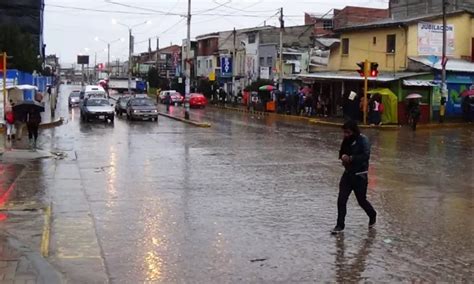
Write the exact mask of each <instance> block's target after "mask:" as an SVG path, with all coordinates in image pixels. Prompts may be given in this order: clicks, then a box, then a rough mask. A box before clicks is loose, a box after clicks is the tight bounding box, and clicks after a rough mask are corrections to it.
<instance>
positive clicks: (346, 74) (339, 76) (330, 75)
mask: <svg viewBox="0 0 474 284" xmlns="http://www.w3.org/2000/svg"><path fill="white" fill-rule="evenodd" d="M424 74H429V73H415V72H397V73H395V74H394V73H379V75H378V76H377V77H376V78H372V77H371V78H369V81H376V82H391V81H397V80H400V79H403V78H409V77H413V76H417V75H424ZM298 77H300V78H302V79H319V80H331V79H333V80H354V81H362V80H364V78H363V77H361V76H360V75H358V74H357V72H356V71H353V72H351V71H338V72H317V73H311V74H302V75H299V76H298Z"/></svg>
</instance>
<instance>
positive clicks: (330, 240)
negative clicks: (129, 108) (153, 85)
mask: <svg viewBox="0 0 474 284" xmlns="http://www.w3.org/2000/svg"><path fill="white" fill-rule="evenodd" d="M63 91H64V93H63V96H67V89H64V90H63ZM64 102H65V100H62V103H64ZM62 107H63V111H64V114H65V115H67V117H68V123H67V124H66V125H65V126H63V127H61V128H58V129H55V130H50V131H54V135H55V137H54V138H53V139H51V141H49V142H48V143H49V144H50V147H51V148H57V149H61V150H63V151H68V152H74V153H75V155H76V156H77V160H72V161H63V164H61V165H60V166H58V167H57V171H62V173H61V174H63V175H64V177H63V179H62V180H61V181H60V184H59V185H58V188H59V187H60V185H61V183H62V184H64V185H66V186H64V187H61V188H62V190H63V191H65V192H61V191H59V190H53V191H52V192H51V195H52V199H53V200H54V204H55V206H58V208H57V210H56V212H57V213H58V214H63V215H64V216H63V217H64V218H66V217H67V218H70V219H67V218H66V219H64V218H63V219H64V220H71V222H73V221H74V219H75V218H76V217H77V218H78V220H82V222H81V224H82V225H81V226H83V227H79V225H77V227H74V226H72V225H71V226H62V227H61V226H59V227H56V231H55V233H56V234H57V235H59V237H57V238H58V239H59V240H61V238H63V239H64V240H67V239H68V238H67V236H66V235H67V232H66V229H67V230H74V229H77V230H83V232H89V230H90V232H91V233H90V234H86V233H83V234H86V235H85V236H84V237H83V239H87V240H89V238H90V241H89V242H87V244H83V245H84V247H87V249H84V250H83V251H82V253H83V255H82V257H83V258H86V257H87V253H90V255H91V259H95V258H97V259H101V260H97V262H93V261H91V262H90V263H89V264H97V265H100V264H101V263H102V261H103V264H104V265H105V267H106V273H107V277H108V278H109V279H110V280H111V281H112V282H116V283H136V282H142V281H156V282H157V283H160V282H162V283H184V282H190V283H229V282H241V283H258V282H271V283H274V282H281V283H292V282H320V281H329V282H333V281H340V282H346V281H347V282H355V281H371V282H380V281H384V282H392V281H415V280H422V281H435V280H444V281H450V282H452V281H462V280H469V279H470V280H472V279H473V269H474V268H473V262H474V249H473V248H474V245H473V237H472V236H473V232H474V231H473V229H474V223H473V219H472V216H474V207H473V200H474V199H473V184H474V183H473V181H474V180H473V177H472V173H473V172H474V160H473V156H474V155H473V153H474V152H473V141H474V132H473V130H469V129H453V130H436V131H418V132H416V133H412V132H409V131H405V130H402V131H393V132H377V131H369V132H367V135H368V136H369V137H370V139H371V141H372V143H373V158H372V165H371V169H370V173H371V174H370V185H369V191H370V192H369V199H370V200H371V201H372V202H373V205H374V207H376V209H377V210H378V212H379V223H378V225H377V229H376V231H374V232H368V231H367V221H368V220H367V218H366V216H365V213H364V212H363V211H362V210H361V209H360V208H358V206H357V203H356V201H355V198H354V197H351V200H350V204H349V208H348V210H349V212H348V219H347V228H346V233H345V235H344V236H341V237H337V238H336V237H333V236H331V235H330V234H329V230H330V229H331V228H332V227H333V226H334V223H335V214H336V207H335V205H336V197H337V185H338V181H339V180H338V179H339V176H340V174H341V173H342V169H341V167H340V165H339V162H338V161H337V160H336V157H337V150H338V147H339V141H340V140H339V139H340V138H341V137H340V136H341V134H340V132H339V131H338V130H337V129H331V128H318V127H315V126H311V125H306V124H304V123H302V122H299V121H292V120H281V119H280V120H276V119H272V118H261V117H256V116H252V115H246V114H239V113H229V112H224V111H218V110H212V109H207V110H193V111H192V117H193V118H194V119H199V120H201V119H202V120H206V121H209V122H211V123H212V125H213V127H212V128H210V129H201V128H196V127H193V126H188V125H185V124H183V123H180V122H177V121H173V120H168V119H166V118H162V117H160V121H159V122H158V123H156V122H127V121H126V120H125V119H116V121H115V125H107V124H104V123H100V122H99V123H91V124H84V123H80V121H79V118H78V117H79V116H78V113H77V110H73V111H72V112H71V113H67V107H64V106H62ZM176 111H178V110H176ZM45 134H46V132H45ZM60 169H62V170H60ZM57 174H59V173H57ZM58 196H59V197H58ZM71 196H72V197H71ZM89 213H90V215H88V214H89ZM89 216H91V218H92V219H88V218H89ZM58 218H59V217H58ZM69 233H70V234H72V233H73V232H69ZM95 236H96V237H97V242H94V239H93V237H95ZM58 243H59V245H57V247H56V249H57V250H59V251H60V252H63V253H64V255H63V256H64V257H63V260H64V259H67V257H69V256H70V257H72V256H71V255H67V252H68V250H66V249H64V248H62V247H61V246H71V247H73V245H74V244H70V243H69V244H65V243H64V242H62V243H61V242H60V241H58ZM84 251H85V252H86V253H85V255H84ZM71 254H72V253H71ZM59 258H60V257H59ZM71 263H72V262H71ZM71 265H72V264H71ZM71 267H73V266H71ZM92 275H93V274H92ZM78 277H80V276H78Z"/></svg>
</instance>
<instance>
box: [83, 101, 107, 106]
mask: <svg viewBox="0 0 474 284" xmlns="http://www.w3.org/2000/svg"><path fill="white" fill-rule="evenodd" d="M108 105H109V101H108V100H105V99H104V100H87V106H108Z"/></svg>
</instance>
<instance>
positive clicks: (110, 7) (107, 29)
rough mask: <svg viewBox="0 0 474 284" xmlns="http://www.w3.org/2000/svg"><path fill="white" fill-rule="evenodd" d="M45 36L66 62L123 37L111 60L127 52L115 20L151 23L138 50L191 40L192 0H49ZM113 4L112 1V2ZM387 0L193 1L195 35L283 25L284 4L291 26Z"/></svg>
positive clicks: (102, 58)
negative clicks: (189, 17)
mask: <svg viewBox="0 0 474 284" xmlns="http://www.w3.org/2000/svg"><path fill="white" fill-rule="evenodd" d="M45 2H46V8H45V16H44V19H45V26H44V35H45V42H46V44H47V53H48V54H56V55H58V56H59V57H60V58H61V62H62V63H63V64H65V63H73V62H74V61H75V57H76V55H77V54H89V55H91V61H92V62H94V56H95V53H97V63H101V62H106V60H107V52H105V49H106V47H107V45H106V43H104V42H102V41H96V40H95V37H99V38H100V39H102V40H104V41H107V42H111V41H115V40H118V39H120V38H123V39H124V41H123V42H120V41H118V42H116V43H114V44H113V45H112V46H111V57H112V60H116V59H117V58H120V59H121V60H124V59H126V58H127V56H128V43H127V42H128V30H127V28H126V27H124V26H122V25H118V24H115V25H114V24H113V23H112V22H113V19H116V20H117V21H118V22H121V23H123V24H125V25H128V26H134V25H139V24H141V23H144V22H145V21H151V24H149V25H141V26H139V27H136V28H134V29H133V34H134V35H135V42H136V45H135V52H143V51H147V50H148V38H152V48H153V49H155V48H156V37H157V36H159V37H160V47H165V46H168V45H170V43H173V44H181V43H182V40H183V39H184V38H186V19H185V18H184V17H183V16H180V15H185V14H186V12H187V0H154V1H153V0H45ZM111 2H113V3H111ZM387 3H388V0H346V1H343V0H332V1H327V0H326V1H325V0H313V1H311V0H192V11H193V14H194V15H193V17H192V28H191V36H192V38H194V37H195V36H197V35H200V34H205V33H209V32H215V31H223V30H231V29H233V28H234V27H235V28H237V29H239V28H247V27H255V26H258V25H263V22H264V21H265V20H267V24H270V25H278V17H277V16H274V15H275V14H276V13H277V10H278V9H279V8H280V7H283V8H284V14H285V15H286V17H285V22H286V25H287V26H292V25H299V24H303V23H304V12H313V13H321V14H324V13H327V12H329V11H331V9H332V8H343V7H344V6H348V5H352V6H363V7H374V8H387V6H388V4H387Z"/></svg>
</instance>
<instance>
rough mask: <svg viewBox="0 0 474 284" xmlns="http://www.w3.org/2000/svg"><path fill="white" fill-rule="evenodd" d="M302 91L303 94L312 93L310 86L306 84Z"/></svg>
mask: <svg viewBox="0 0 474 284" xmlns="http://www.w3.org/2000/svg"><path fill="white" fill-rule="evenodd" d="M302 92H303V94H305V95H308V94H310V93H311V89H310V88H309V87H308V86H306V87H304V88H303V90H302Z"/></svg>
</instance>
